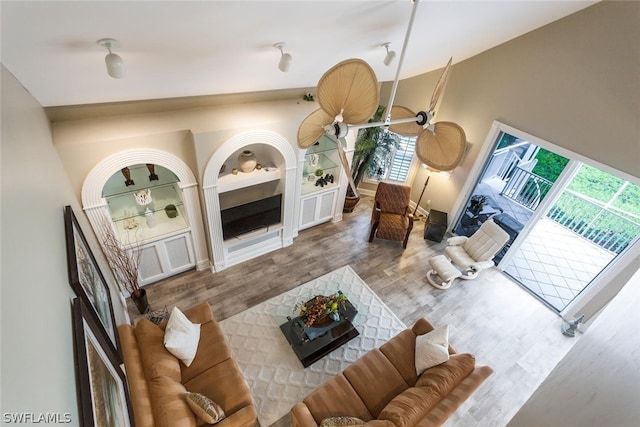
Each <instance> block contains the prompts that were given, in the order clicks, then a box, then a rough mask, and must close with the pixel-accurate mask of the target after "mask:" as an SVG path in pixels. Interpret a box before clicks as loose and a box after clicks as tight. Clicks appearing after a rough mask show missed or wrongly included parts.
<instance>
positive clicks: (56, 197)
mask: <svg viewBox="0 0 640 427" xmlns="http://www.w3.org/2000/svg"><path fill="white" fill-rule="evenodd" d="M1 73H2V122H1V126H2V159H1V162H2V166H1V170H2V204H1V209H2V211H1V212H2V213H1V229H2V240H1V242H2V250H1V261H0V264H1V265H2V271H1V280H2V287H1V292H2V293H1V296H2V299H1V309H0V315H1V317H2V322H1V324H2V368H1V375H0V376H1V378H2V412H3V414H4V413H22V412H27V413H34V414H36V416H37V415H38V414H40V413H47V412H50V413H59V414H64V413H69V414H70V415H71V420H72V421H71V423H70V424H69V425H72V426H78V425H80V422H79V418H78V408H77V404H76V399H77V395H76V382H75V381H76V380H75V368H74V347H73V334H72V332H73V330H72V317H71V300H72V298H73V297H74V293H73V291H72V290H71V287H70V286H69V283H68V276H67V259H66V246H65V234H64V222H63V207H64V206H65V205H71V206H72V208H73V210H74V212H75V213H76V216H78V221H79V223H80V226H81V228H82V229H83V231H84V232H85V234H86V236H87V240H88V241H89V243H90V245H91V247H92V249H93V252H94V254H96V256H98V257H99V255H100V254H99V253H98V252H97V251H96V248H97V247H98V246H97V242H96V240H95V237H94V236H93V233H92V232H91V228H90V226H89V224H88V222H87V221H86V218H85V217H84V216H83V215H79V214H80V213H81V209H80V206H79V203H78V202H77V199H76V197H75V194H74V193H73V191H72V190H71V186H70V183H69V178H68V177H67V174H66V172H65V170H64V168H63V166H62V162H61V161H60V157H59V156H58V153H57V152H56V150H55V148H54V147H53V141H52V138H51V128H50V125H49V121H48V119H47V117H46V115H45V113H44V110H43V108H42V107H41V106H40V105H39V104H38V103H37V102H36V100H35V99H33V98H32V97H31V95H29V93H27V91H26V90H25V89H24V88H23V87H22V85H21V84H20V82H18V81H17V80H16V79H15V78H14V77H13V75H11V73H9V71H8V70H7V69H6V68H5V67H4V65H3V66H2V69H1ZM99 262H100V263H101V267H102V270H103V271H104V272H106V270H105V264H104V260H102V259H99ZM107 277H109V276H107ZM111 280H112V278H111ZM112 295H113V298H115V299H114V310H115V313H116V320H117V322H118V323H121V322H122V321H123V319H124V317H123V309H122V305H121V304H120V299H119V298H118V297H117V294H116V293H114V292H112ZM61 416H62V415H61ZM3 417H4V415H3ZM3 419H4V418H3Z"/></svg>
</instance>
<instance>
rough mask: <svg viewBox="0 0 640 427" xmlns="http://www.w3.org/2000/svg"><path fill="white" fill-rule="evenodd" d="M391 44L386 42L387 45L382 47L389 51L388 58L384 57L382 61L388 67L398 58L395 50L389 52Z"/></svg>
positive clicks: (384, 44) (383, 44)
mask: <svg viewBox="0 0 640 427" xmlns="http://www.w3.org/2000/svg"><path fill="white" fill-rule="evenodd" d="M390 44H391V42H386V43H382V45H381V46H382V47H384V48H385V49H386V51H387V56H385V57H384V60H383V61H382V62H383V63H384V65H386V66H387V67H388V66H389V65H391V63H392V62H393V60H394V59H395V57H396V53H395V52H394V51H393V50H389V45H390Z"/></svg>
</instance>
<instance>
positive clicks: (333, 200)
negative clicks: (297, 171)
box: [298, 136, 341, 230]
mask: <svg viewBox="0 0 640 427" xmlns="http://www.w3.org/2000/svg"><path fill="white" fill-rule="evenodd" d="M339 162H340V158H339V157H338V150H337V148H336V144H335V143H334V142H333V141H331V140H330V139H329V138H328V137H326V136H323V137H322V138H320V140H319V141H318V142H316V143H315V144H314V145H312V146H311V147H309V148H308V149H307V151H306V152H305V154H304V161H303V163H302V166H301V169H302V171H301V173H302V190H301V193H300V215H299V223H298V229H299V230H303V229H305V228H309V227H312V226H314V225H318V224H321V223H323V222H327V221H331V220H333V219H334V217H335V214H336V208H337V206H338V203H337V201H338V194H339V193H340V191H339V190H340V178H341V173H340V172H341V170H340V163H339Z"/></svg>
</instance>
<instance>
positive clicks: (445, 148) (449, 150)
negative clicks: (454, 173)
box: [416, 122, 467, 171]
mask: <svg viewBox="0 0 640 427" xmlns="http://www.w3.org/2000/svg"><path fill="white" fill-rule="evenodd" d="M466 145H467V137H466V135H465V133H464V130H463V129H462V128H461V127H460V126H459V125H457V124H456V123H453V122H438V123H436V124H435V125H433V132H432V131H430V130H429V129H425V130H424V131H422V133H421V134H420V135H419V136H418V139H417V140H416V155H417V156H418V158H419V159H420V161H421V162H422V163H424V164H425V165H427V166H429V167H431V168H433V169H438V170H442V171H449V170H452V169H454V168H455V167H456V166H458V164H459V163H460V161H461V160H462V156H463V155H464V150H465V148H466Z"/></svg>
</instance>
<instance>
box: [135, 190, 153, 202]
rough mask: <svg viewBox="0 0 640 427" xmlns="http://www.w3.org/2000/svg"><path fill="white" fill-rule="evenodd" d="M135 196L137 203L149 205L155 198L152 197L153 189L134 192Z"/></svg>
mask: <svg viewBox="0 0 640 427" xmlns="http://www.w3.org/2000/svg"><path fill="white" fill-rule="evenodd" d="M133 197H134V198H135V199H136V203H137V204H138V205H139V206H147V205H149V204H151V202H152V201H153V199H152V198H151V189H150V188H147V189H146V190H139V191H136V192H135V193H133Z"/></svg>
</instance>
